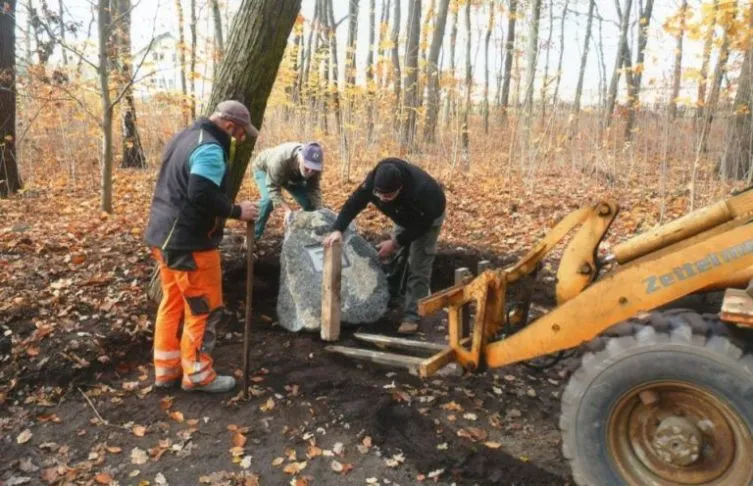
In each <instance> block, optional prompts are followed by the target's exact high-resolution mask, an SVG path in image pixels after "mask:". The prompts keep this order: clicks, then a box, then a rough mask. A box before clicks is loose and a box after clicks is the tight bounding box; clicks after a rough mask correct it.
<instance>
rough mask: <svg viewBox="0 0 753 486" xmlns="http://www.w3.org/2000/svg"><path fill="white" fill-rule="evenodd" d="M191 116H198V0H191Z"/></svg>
mask: <svg viewBox="0 0 753 486" xmlns="http://www.w3.org/2000/svg"><path fill="white" fill-rule="evenodd" d="M189 27H190V30H191V69H190V70H189V75H190V80H191V108H190V113H191V118H192V119H193V118H196V0H191V25H190V26H189Z"/></svg>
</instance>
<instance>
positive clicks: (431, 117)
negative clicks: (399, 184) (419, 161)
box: [424, 0, 450, 143]
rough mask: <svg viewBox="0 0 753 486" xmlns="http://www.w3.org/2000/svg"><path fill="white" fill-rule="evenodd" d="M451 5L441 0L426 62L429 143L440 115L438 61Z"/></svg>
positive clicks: (426, 136)
mask: <svg viewBox="0 0 753 486" xmlns="http://www.w3.org/2000/svg"><path fill="white" fill-rule="evenodd" d="M449 5H450V0H439V10H438V11H437V20H436V22H435V24H434V32H433V34H432V37H431V47H430V48H429V58H428V60H427V63H426V82H427V84H428V90H427V91H428V92H427V99H426V122H425V123H424V142H427V143H434V142H435V141H436V131H437V116H438V115H439V69H438V66H437V62H438V61H439V52H440V50H441V49H442V41H443V40H444V29H445V25H446V24H447V10H448V8H449Z"/></svg>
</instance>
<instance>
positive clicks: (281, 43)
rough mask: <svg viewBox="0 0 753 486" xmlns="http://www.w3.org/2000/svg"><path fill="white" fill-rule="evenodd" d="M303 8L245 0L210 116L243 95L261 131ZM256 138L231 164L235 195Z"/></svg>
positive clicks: (154, 290) (155, 283)
mask: <svg viewBox="0 0 753 486" xmlns="http://www.w3.org/2000/svg"><path fill="white" fill-rule="evenodd" d="M300 9H301V0H243V1H242V3H241V5H240V7H238V12H237V14H236V15H235V18H234V20H233V24H232V26H231V27H230V31H229V35H228V39H227V50H226V51H225V56H224V57H223V60H222V63H220V66H219V70H218V71H217V73H216V75H215V82H214V83H213V84H212V94H211V96H210V97H209V103H207V105H206V107H205V110H204V114H205V115H207V116H208V115H210V114H211V113H212V112H213V111H214V108H215V107H216V106H217V104H218V103H219V102H220V101H223V100H231V99H232V100H238V101H240V102H241V103H243V104H245V105H246V106H247V107H248V109H249V111H250V112H251V121H252V123H253V124H254V126H255V127H257V128H259V129H260V130H261V128H262V124H263V123H262V122H263V120H264V111H265V110H266V107H267V99H268V98H269V94H270V93H271V92H272V86H273V85H274V82H275V79H276V78H277V71H278V69H279V67H280V63H281V62H282V59H283V56H284V54H285V47H286V45H287V41H288V36H289V35H290V31H291V30H292V29H293V24H294V23H295V19H296V18H297V17H298V12H299V11H300ZM255 144H256V139H255V138H251V139H250V140H247V141H246V143H243V144H241V145H239V146H238V147H237V151H236V154H235V159H234V160H233V162H232V163H231V165H230V168H229V173H228V179H227V194H228V196H229V197H230V199H232V200H235V197H236V196H237V195H238V191H239V190H240V187H241V184H242V182H243V176H244V174H245V173H246V168H247V167H248V162H249V159H250V158H251V153H252V152H253V149H254V145H255ZM159 294H160V284H159V279H158V278H152V282H151V284H150V286H149V296H150V297H152V298H153V299H156V298H158V296H159Z"/></svg>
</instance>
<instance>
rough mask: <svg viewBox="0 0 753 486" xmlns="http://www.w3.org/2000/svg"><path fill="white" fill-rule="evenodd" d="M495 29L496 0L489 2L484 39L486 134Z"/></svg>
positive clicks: (486, 131)
mask: <svg viewBox="0 0 753 486" xmlns="http://www.w3.org/2000/svg"><path fill="white" fill-rule="evenodd" d="M493 27H494V0H491V1H490V2H489V17H488V19H487V22H486V37H485V39H484V67H485V69H484V133H486V134H488V133H489V44H490V43H491V40H492V28H493Z"/></svg>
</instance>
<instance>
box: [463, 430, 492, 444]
mask: <svg viewBox="0 0 753 486" xmlns="http://www.w3.org/2000/svg"><path fill="white" fill-rule="evenodd" d="M457 434H458V437H463V438H464V439H470V440H472V441H473V442H478V441H484V440H486V438H487V437H488V436H489V434H487V432H486V431H485V430H484V429H481V428H479V427H467V428H463V429H460V430H458V432H457Z"/></svg>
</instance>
